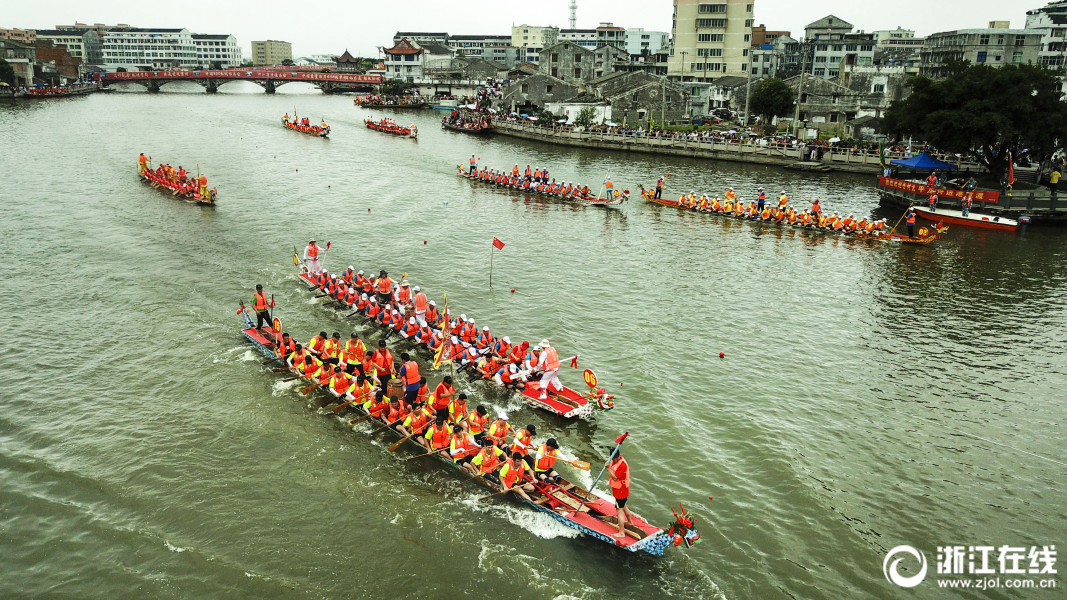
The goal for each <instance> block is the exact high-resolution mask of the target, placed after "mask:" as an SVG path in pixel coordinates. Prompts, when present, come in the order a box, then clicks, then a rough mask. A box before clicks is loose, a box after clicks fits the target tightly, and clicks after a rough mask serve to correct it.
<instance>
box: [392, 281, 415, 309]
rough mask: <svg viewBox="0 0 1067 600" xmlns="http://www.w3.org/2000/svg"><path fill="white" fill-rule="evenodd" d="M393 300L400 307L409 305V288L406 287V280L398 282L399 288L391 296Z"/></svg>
mask: <svg viewBox="0 0 1067 600" xmlns="http://www.w3.org/2000/svg"><path fill="white" fill-rule="evenodd" d="M393 300H395V301H396V303H397V304H399V305H401V306H407V305H408V304H411V287H410V286H409V285H408V282H407V280H406V279H405V280H404V281H401V282H400V287H398V288H397V289H396V292H395V293H394V294H393Z"/></svg>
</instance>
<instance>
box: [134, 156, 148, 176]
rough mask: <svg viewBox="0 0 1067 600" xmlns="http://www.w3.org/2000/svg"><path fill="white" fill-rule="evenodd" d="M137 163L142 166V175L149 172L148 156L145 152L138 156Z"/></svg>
mask: <svg viewBox="0 0 1067 600" xmlns="http://www.w3.org/2000/svg"><path fill="white" fill-rule="evenodd" d="M137 164H138V165H140V167H141V175H144V174H145V173H147V172H148V157H147V156H145V155H144V152H142V153H141V155H140V156H138V157H137Z"/></svg>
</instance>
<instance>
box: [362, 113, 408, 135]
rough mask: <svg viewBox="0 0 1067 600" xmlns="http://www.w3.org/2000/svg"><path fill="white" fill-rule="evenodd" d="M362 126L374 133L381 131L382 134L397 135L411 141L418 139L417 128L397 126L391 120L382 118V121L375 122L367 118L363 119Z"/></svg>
mask: <svg viewBox="0 0 1067 600" xmlns="http://www.w3.org/2000/svg"><path fill="white" fill-rule="evenodd" d="M363 124H364V125H366V126H367V128H368V129H373V130H375V131H381V132H382V133H389V134H392V135H399V136H403V137H409V138H411V139H416V138H418V137H419V128H418V127H415V126H414V125H411V126H410V127H404V126H403V125H397V124H396V121H394V120H392V119H385V118H383V119H379V120H377V121H375V120H373V119H371V118H370V117H367V118H366V119H363Z"/></svg>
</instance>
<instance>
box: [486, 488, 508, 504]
mask: <svg viewBox="0 0 1067 600" xmlns="http://www.w3.org/2000/svg"><path fill="white" fill-rule="evenodd" d="M512 489H514V487H512V488H508V489H506V490H500V491H499V492H494V493H492V494H489V495H488V496H482V497H481V498H478V501H479V502H481V501H482V500H486V499H488V498H492V497H493V496H499V495H500V494H506V493H508V492H510V491H511V490H512Z"/></svg>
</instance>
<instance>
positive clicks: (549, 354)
mask: <svg viewBox="0 0 1067 600" xmlns="http://www.w3.org/2000/svg"><path fill="white" fill-rule="evenodd" d="M540 346H541V348H542V350H541V356H540V357H539V358H538V359H537V366H538V368H540V369H542V370H544V372H545V374H544V375H542V376H541V400H544V399H545V398H547V397H548V395H547V394H548V388H549V387H553V388H555V390H556V391H557V392H558V391H560V390H562V389H563V383H561V382H560V380H559V377H558V374H559V356H558V355H557V354H556V349H555V348H553V347H552V346H551V345H549V343H548V340H547V339H545V340H541V344H540Z"/></svg>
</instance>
